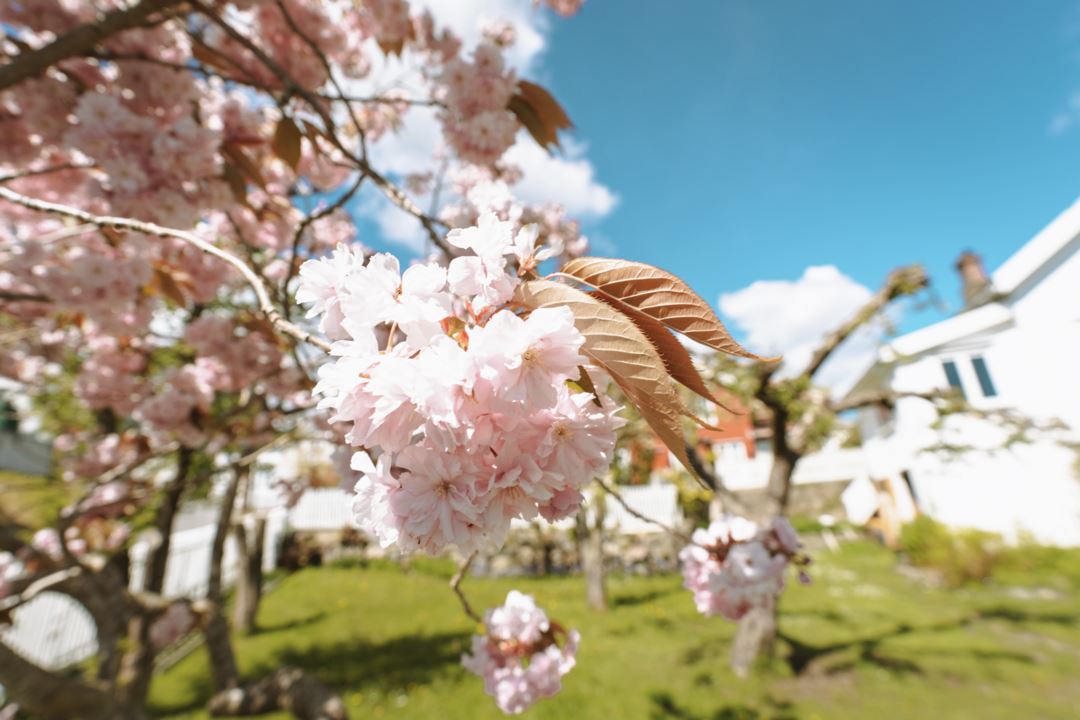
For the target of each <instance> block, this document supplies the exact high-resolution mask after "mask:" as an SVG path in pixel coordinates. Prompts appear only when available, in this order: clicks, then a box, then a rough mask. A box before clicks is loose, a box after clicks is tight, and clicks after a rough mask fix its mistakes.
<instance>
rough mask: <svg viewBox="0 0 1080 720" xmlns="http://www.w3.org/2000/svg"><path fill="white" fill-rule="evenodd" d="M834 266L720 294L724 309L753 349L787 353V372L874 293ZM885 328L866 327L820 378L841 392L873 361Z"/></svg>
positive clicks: (798, 367) (797, 367) (804, 362)
mask: <svg viewBox="0 0 1080 720" xmlns="http://www.w3.org/2000/svg"><path fill="white" fill-rule="evenodd" d="M870 295H871V291H870V289H869V288H867V287H866V286H865V285H860V284H859V283H857V282H855V281H854V280H852V279H851V278H849V277H848V276H846V275H844V274H843V273H841V272H840V271H839V270H838V269H837V268H836V267H835V266H834V265H816V266H813V267H808V268H807V269H806V271H805V272H804V273H803V275H802V277H801V278H799V279H798V280H794V281H790V280H767V281H759V282H756V283H753V284H752V285H750V286H748V287H746V288H743V289H742V290H739V291H737V292H733V293H726V294H724V295H721V296H720V310H721V312H723V313H724V315H726V316H727V317H728V318H729V319H730V320H731V321H732V325H733V326H734V327H737V328H739V329H740V330H742V331H743V339H744V340H745V342H744V344H745V345H746V346H747V347H748V348H749V349H750V350H752V351H753V352H756V353H759V354H764V355H770V354H772V355H777V354H780V355H783V356H784V369H783V372H784V373H785V374H788V373H796V372H800V371H802V370H803V369H805V368H806V365H807V364H808V363H809V361H810V356H811V354H812V353H813V351H814V349H815V348H816V347H817V345H818V344H819V343H820V342H821V340H822V338H824V337H825V335H826V334H827V333H828V332H830V331H832V330H834V329H835V328H836V327H837V326H838V325H839V324H840V323H842V322H843V321H845V320H847V319H848V318H849V317H851V315H852V314H853V313H854V312H855V311H856V310H857V309H858V308H859V306H860V305H862V304H863V303H864V302H866V300H867V299H868V298H869V297H870ZM883 332H884V329H883V328H881V327H879V326H876V325H868V326H865V327H863V328H862V329H861V330H860V331H859V332H857V333H856V334H855V335H854V336H852V337H851V338H849V339H848V341H847V342H846V343H844V345H843V346H842V347H841V348H840V349H839V350H838V351H836V352H835V353H834V354H833V356H832V357H831V358H830V359H829V361H828V362H827V363H826V364H825V366H824V367H823V368H822V369H821V371H820V372H819V373H818V375H817V378H816V380H817V382H818V383H819V384H821V385H824V386H825V387H828V388H830V389H832V390H833V391H834V392H835V393H843V392H844V391H846V390H848V389H849V388H850V387H851V385H852V384H853V383H854V382H855V381H856V380H858V379H859V376H860V375H861V374H862V372H863V371H864V370H866V368H867V367H869V365H870V364H871V363H872V362H873V358H874V354H875V351H876V348H877V345H878V343H879V342H880V340H881V337H882V334H883Z"/></svg>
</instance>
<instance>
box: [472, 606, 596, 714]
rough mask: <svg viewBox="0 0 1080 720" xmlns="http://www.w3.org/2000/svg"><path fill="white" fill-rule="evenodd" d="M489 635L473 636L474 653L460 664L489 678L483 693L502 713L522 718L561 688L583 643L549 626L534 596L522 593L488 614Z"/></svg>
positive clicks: (572, 634) (572, 632)
mask: <svg viewBox="0 0 1080 720" xmlns="http://www.w3.org/2000/svg"><path fill="white" fill-rule="evenodd" d="M484 630H485V634H484V635H476V636H474V637H473V640H472V649H471V653H467V654H465V655H463V656H462V658H461V663H462V665H464V666H465V668H466V669H467V670H469V671H471V672H473V673H475V674H477V675H479V676H480V677H482V678H483V679H484V692H486V693H487V694H488V695H490V696H491V697H492V698H494V699H495V704H496V705H497V706H498V708H499V709H500V710H502V711H503V712H504V713H506V714H507V715H517V714H519V713H521V712H523V711H525V710H526V709H527V708H528V707H529V706H531V705H533V704H535V703H536V702H537V701H539V700H542V699H544V698H548V697H552V696H554V695H555V694H556V693H558V692H559V690H561V689H562V678H563V677H564V676H565V675H566V674H567V673H568V672H570V670H572V669H573V667H574V664H575V662H576V661H575V655H576V654H577V648H578V644H579V642H580V640H581V638H580V635H579V634H578V632H577V631H576V630H571V631H569V632H567V631H566V630H565V629H563V628H562V626H560V625H558V624H557V623H553V622H551V621H549V620H548V617H547V614H546V613H544V611H543V610H542V609H540V608H539V607H537V605H536V601H535V600H533V598H532V597H531V596H529V595H525V594H522V593H520V592H518V591H517V590H511V591H510V593H509V594H508V595H507V596H506V602H505V603H504V604H503V605H502V606H501V607H497V608H492V609H490V610H488V611H487V612H486V613H484ZM560 637H561V638H563V641H562V644H561V646H560V644H559V638H560Z"/></svg>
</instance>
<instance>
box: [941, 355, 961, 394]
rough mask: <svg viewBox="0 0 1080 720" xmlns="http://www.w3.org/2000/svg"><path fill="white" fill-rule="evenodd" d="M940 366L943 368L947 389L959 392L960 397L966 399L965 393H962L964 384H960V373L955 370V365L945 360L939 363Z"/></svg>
mask: <svg viewBox="0 0 1080 720" xmlns="http://www.w3.org/2000/svg"><path fill="white" fill-rule="evenodd" d="M941 366H942V367H943V368H945V379H946V380H948V381H949V387H951V388H952V389H954V390H959V391H960V394H961V395H963V396H964V397H967V393H965V392H964V384H963V383H962V382H960V371H959V370H958V369H957V367H956V363H954V362H953V361H952V360H946V361H945V362H943V363H941Z"/></svg>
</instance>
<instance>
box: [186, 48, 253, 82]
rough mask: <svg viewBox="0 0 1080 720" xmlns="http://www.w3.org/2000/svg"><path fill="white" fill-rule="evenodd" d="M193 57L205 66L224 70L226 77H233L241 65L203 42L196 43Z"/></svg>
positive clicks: (192, 50)
mask: <svg viewBox="0 0 1080 720" xmlns="http://www.w3.org/2000/svg"><path fill="white" fill-rule="evenodd" d="M191 56H192V57H193V58H195V59H196V60H198V61H199V62H200V63H202V64H203V65H209V66H210V67H212V68H215V69H217V70H223V71H224V72H225V74H226V76H229V75H232V73H233V71H235V70H237V69H238V68H240V65H239V64H238V63H237V62H236V61H235V60H233V59H232V58H230V57H229V56H227V55H225V54H224V53H222V52H221V51H220V50H216V49H214V48H212V47H210V46H209V45H207V44H206V43H203V42H196V43H195V44H194V45H193V46H192V48H191ZM245 74H246V73H245Z"/></svg>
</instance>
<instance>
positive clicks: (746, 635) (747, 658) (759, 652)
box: [731, 604, 778, 678]
mask: <svg viewBox="0 0 1080 720" xmlns="http://www.w3.org/2000/svg"><path fill="white" fill-rule="evenodd" d="M777 620H778V616H777V610H776V605H775V604H773V605H772V606H770V607H758V608H754V609H753V610H751V611H750V612H748V613H747V614H746V615H745V616H744V617H743V619H742V620H740V621H739V629H738V630H737V631H736V633H735V641H734V642H733V643H732V645H731V669H732V670H734V671H735V674H736V675H738V676H739V677H741V678H744V677H746V676H747V675H748V674H749V673H750V669H751V668H752V667H753V665H754V662H755V661H756V660H757V659H758V658H759V657H763V658H771V657H772V654H773V650H774V648H775V645H776V632H777V629H778V626H777Z"/></svg>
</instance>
